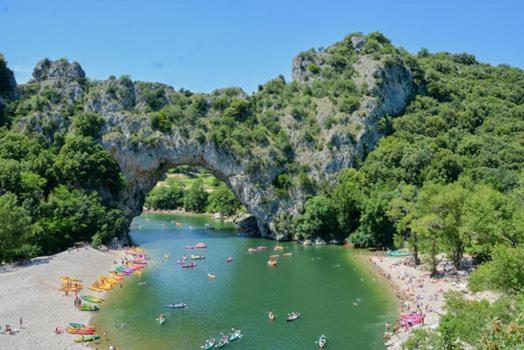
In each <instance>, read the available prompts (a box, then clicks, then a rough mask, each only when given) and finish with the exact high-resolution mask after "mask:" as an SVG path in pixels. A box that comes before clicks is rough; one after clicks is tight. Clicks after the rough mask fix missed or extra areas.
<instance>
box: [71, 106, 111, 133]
mask: <svg viewBox="0 0 524 350" xmlns="http://www.w3.org/2000/svg"><path fill="white" fill-rule="evenodd" d="M102 125H104V118H102V116H100V115H98V114H94V113H84V112H81V113H77V114H75V116H74V117H73V129H74V130H75V131H76V132H77V133H78V134H79V135H81V136H91V137H93V138H95V139H96V138H99V137H100V128H102Z"/></svg>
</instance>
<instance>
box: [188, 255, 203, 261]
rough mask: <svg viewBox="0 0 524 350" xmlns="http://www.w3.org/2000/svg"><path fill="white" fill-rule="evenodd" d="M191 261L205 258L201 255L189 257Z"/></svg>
mask: <svg viewBox="0 0 524 350" xmlns="http://www.w3.org/2000/svg"><path fill="white" fill-rule="evenodd" d="M190 258H191V260H199V259H205V258H206V257H205V256H203V255H191V256H190Z"/></svg>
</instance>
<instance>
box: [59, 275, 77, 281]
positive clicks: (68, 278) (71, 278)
mask: <svg viewBox="0 0 524 350" xmlns="http://www.w3.org/2000/svg"><path fill="white" fill-rule="evenodd" d="M60 280H61V281H62V282H82V280H79V279H78V278H73V277H70V276H60Z"/></svg>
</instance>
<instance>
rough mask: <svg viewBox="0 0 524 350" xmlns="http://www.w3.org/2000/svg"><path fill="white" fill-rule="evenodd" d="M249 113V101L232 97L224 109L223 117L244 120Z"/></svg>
mask: <svg viewBox="0 0 524 350" xmlns="http://www.w3.org/2000/svg"><path fill="white" fill-rule="evenodd" d="M249 113H250V107H249V102H248V101H246V100H240V99H233V101H232V102H231V103H230V104H229V106H228V107H227V108H226V109H224V117H226V118H233V119H234V120H237V121H244V120H245V119H246V118H247V117H248V116H249Z"/></svg>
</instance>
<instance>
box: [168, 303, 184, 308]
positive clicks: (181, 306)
mask: <svg viewBox="0 0 524 350" xmlns="http://www.w3.org/2000/svg"><path fill="white" fill-rule="evenodd" d="M185 307H187V305H186V304H184V303H178V304H167V305H166V308H168V309H183V308H185Z"/></svg>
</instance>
